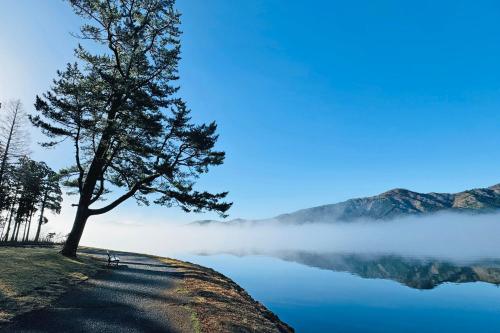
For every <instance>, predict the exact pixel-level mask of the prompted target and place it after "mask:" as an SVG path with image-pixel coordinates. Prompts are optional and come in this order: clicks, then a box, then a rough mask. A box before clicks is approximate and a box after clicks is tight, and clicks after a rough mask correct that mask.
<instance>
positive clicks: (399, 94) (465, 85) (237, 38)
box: [0, 0, 500, 222]
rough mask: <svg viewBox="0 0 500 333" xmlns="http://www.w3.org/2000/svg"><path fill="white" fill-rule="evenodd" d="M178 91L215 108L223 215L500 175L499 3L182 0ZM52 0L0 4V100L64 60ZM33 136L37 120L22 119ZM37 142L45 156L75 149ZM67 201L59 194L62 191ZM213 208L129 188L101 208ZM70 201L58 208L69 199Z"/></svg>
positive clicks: (67, 18) (61, 8)
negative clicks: (30, 124)
mask: <svg viewBox="0 0 500 333" xmlns="http://www.w3.org/2000/svg"><path fill="white" fill-rule="evenodd" d="M177 7H178V8H179V10H180V11H181V12H182V13H183V17H182V21H183V23H182V27H181V28H182V30H183V31H184V35H183V37H182V42H183V46H182V50H183V54H182V57H183V58H182V61H181V66H180V75H181V81H180V85H181V91H180V94H181V95H182V96H183V97H184V98H185V99H186V101H187V102H188V105H189V106H190V107H191V109H192V110H193V116H194V119H195V120H196V121H211V120H216V121H217V122H218V124H219V127H220V130H219V132H220V142H219V148H221V149H223V150H225V151H226V152H227V160H226V163H225V165H224V166H222V167H218V168H216V169H213V170H212V172H211V173H210V174H208V175H206V176H204V177H203V178H202V179H201V180H200V182H199V185H200V188H208V189H210V190H213V191H217V190H229V191H230V200H232V201H234V207H233V208H232V210H231V212H230V214H231V217H245V218H264V217H271V216H274V215H277V214H280V213H284V212H290V211H294V210H297V209H300V208H306V207H311V206H315V205H320V204H327V203H333V202H337V201H341V200H345V199H348V198H351V197H360V196H367V195H374V194H377V193H379V192H383V191H385V190H388V189H391V188H394V187H404V188H409V189H412V190H416V191H423V192H427V191H441V192H453V191H460V190H463V189H467V188H471V187H482V186H489V185H493V184H495V183H498V182H500V154H499V152H500V131H498V126H499V124H500V23H499V22H500V4H499V3H498V2H495V1H490V2H488V1H474V2H472V1H439V2H436V1H404V2H402V1H359V0H355V1H308V2H304V1H284V0H283V1H278V0H266V1H264V0H252V1H227V0H226V1H222V0H211V1H201V0H196V1H195V0H185V1H179V3H178V6H177ZM78 25H79V20H78V18H77V17H75V16H74V15H73V14H72V12H71V10H70V9H69V7H68V5H67V4H66V3H64V2H62V1H36V0H16V1H14V0H6V1H2V2H1V4H0V48H1V50H0V100H7V99H9V98H15V97H19V98H21V99H22V100H23V102H24V103H25V105H26V108H27V110H28V111H32V109H33V108H32V104H33V101H34V96H35V94H37V93H42V92H43V91H45V90H46V89H47V88H48V86H49V85H50V83H51V80H52V78H53V77H54V76H55V71H56V70H57V69H60V68H63V67H64V65H65V63H66V62H68V61H71V60H72V48H73V47H74V46H75V45H76V43H77V41H76V40H75V39H74V38H73V37H71V36H70V34H69V32H71V31H73V32H75V31H77V28H78ZM32 137H33V139H34V141H36V140H37V138H38V135H37V134H36V133H35V132H33V134H32ZM33 152H34V157H35V158H36V159H43V160H46V161H48V162H49V164H51V165H52V166H54V167H60V166H63V165H65V164H66V160H68V161H69V159H70V158H71V152H70V151H68V150H65V149H61V150H58V151H49V152H46V151H42V150H41V148H38V147H36V146H34V147H33ZM67 203H68V204H69V202H67ZM125 214H126V215H127V216H129V217H130V216H133V217H134V216H135V217H137V218H144V216H146V217H152V218H154V219H156V220H166V221H172V222H187V221H191V220H195V219H200V218H206V217H213V215H211V214H208V215H186V214H183V213H182V212H180V211H178V210H176V209H167V208H162V207H159V208H151V207H150V208H148V209H145V208H136V206H135V204H134V203H127V204H126V205H125V206H124V207H122V208H120V211H117V212H114V213H113V214H111V215H109V217H107V218H110V219H120V216H123V215H125ZM68 216H69V215H68Z"/></svg>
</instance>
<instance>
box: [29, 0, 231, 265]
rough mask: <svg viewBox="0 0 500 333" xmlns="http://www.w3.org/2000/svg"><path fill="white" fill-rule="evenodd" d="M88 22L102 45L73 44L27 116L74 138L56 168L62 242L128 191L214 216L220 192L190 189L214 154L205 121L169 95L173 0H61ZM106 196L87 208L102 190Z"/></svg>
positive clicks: (219, 156) (69, 249) (173, 70)
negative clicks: (62, 196)
mask: <svg viewBox="0 0 500 333" xmlns="http://www.w3.org/2000/svg"><path fill="white" fill-rule="evenodd" d="M69 3H70V4H71V5H72V7H73V9H74V10H75V12H76V14H78V15H79V16H81V17H83V18H84V19H87V20H88V22H89V23H87V24H85V25H83V26H82V28H81V36H80V37H82V38H83V39H84V40H87V41H91V42H94V43H96V44H97V45H98V46H99V47H98V48H94V49H99V50H104V51H102V53H100V54H96V53H92V52H91V51H90V50H88V49H85V48H84V47H83V46H78V48H77V49H76V50H75V54H76V57H77V58H78V64H77V63H75V64H71V65H68V66H67V68H66V70H64V71H62V72H58V78H57V79H56V80H55V83H54V86H53V88H52V89H51V90H50V91H49V92H47V93H46V94H45V95H44V96H43V98H40V97H37V101H36V105H35V107H36V110H37V111H38V112H39V115H37V116H35V117H33V118H31V120H32V122H33V124H34V125H35V126H38V127H40V128H41V129H42V131H43V132H44V133H45V134H46V135H47V136H48V137H49V138H51V139H52V141H51V142H47V143H46V144H45V145H47V146H52V145H55V144H57V143H58V142H60V141H61V140H63V139H68V140H70V141H71V142H72V143H73V145H74V159H75V164H74V165H73V166H71V167H69V168H67V169H65V170H64V171H63V173H62V174H63V176H65V177H66V182H65V185H68V186H73V187H74V188H75V189H76V191H75V192H76V193H77V194H78V195H79V199H78V204H77V207H78V208H77V211H76V216H75V220H74V223H73V227H72V229H71V232H70V233H69V235H68V239H67V241H66V243H65V245H64V247H63V250H62V253H63V254H64V255H66V256H76V250H77V247H78V244H79V242H80V238H81V236H82V233H83V231H84V228H85V224H86V222H87V219H88V218H89V217H90V216H93V215H98V214H104V213H107V212H109V211H110V210H112V209H114V208H115V207H117V206H118V205H120V204H121V203H123V202H124V201H125V200H127V199H129V198H132V197H134V198H135V199H136V200H138V201H139V202H140V203H144V204H148V203H149V201H148V198H147V196H148V195H152V194H156V196H154V203H156V204H160V205H167V206H171V205H178V206H180V207H181V208H182V209H183V210H185V211H186V212H189V211H195V212H199V211H202V210H213V211H216V212H219V213H220V214H221V215H223V214H224V213H225V212H226V211H227V210H228V209H229V207H230V206H231V204H229V203H226V202H223V201H221V200H223V199H224V198H225V197H226V195H227V193H226V192H223V193H217V194H212V193H209V192H198V191H195V190H194V188H193V186H194V184H195V179H196V178H197V177H198V176H199V175H200V174H202V173H205V172H207V171H208V168H209V166H212V165H219V164H222V163H223V160H224V153H223V152H220V151H216V150H214V146H215V143H216V141H217V135H216V125H215V123H210V124H203V125H194V124H193V123H191V121H190V117H189V110H188V108H187V107H186V105H185V103H184V102H183V101H182V100H181V99H180V98H179V97H178V96H177V91H178V87H177V86H175V85H174V82H175V80H177V67H178V61H179V52H180V42H179V36H180V32H179V29H178V25H179V16H180V14H179V13H178V12H177V11H176V10H175V9H174V0H69ZM119 188H121V189H123V192H122V193H121V195H118V196H117V197H116V198H114V199H113V200H112V201H111V202H109V203H108V204H107V205H105V206H102V207H99V208H94V205H95V204H96V203H97V202H98V201H100V200H102V199H103V198H104V197H105V196H106V195H107V194H109V193H111V191H112V190H116V189H119Z"/></svg>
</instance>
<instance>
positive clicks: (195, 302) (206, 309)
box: [158, 257, 294, 333]
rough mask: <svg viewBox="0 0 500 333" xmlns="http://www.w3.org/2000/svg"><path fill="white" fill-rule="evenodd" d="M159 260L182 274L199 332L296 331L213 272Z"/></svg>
mask: <svg viewBox="0 0 500 333" xmlns="http://www.w3.org/2000/svg"><path fill="white" fill-rule="evenodd" d="M158 259H159V260H160V261H162V262H164V263H166V264H168V265H169V266H170V267H173V268H175V269H176V270H177V271H178V272H179V273H180V276H181V277H182V281H181V286H182V287H181V289H180V290H179V292H181V293H183V294H184V295H186V296H188V298H189V299H190V302H189V307H190V308H191V310H192V311H193V314H192V321H193V323H194V326H195V327H196V330H197V332H203V333H211V332H227V333H230V332H259V333H289V332H294V330H293V329H292V328H291V327H290V326H288V325H287V324H285V323H284V322H282V321H281V320H280V319H279V318H278V317H277V316H276V315H275V314H274V313H272V312H271V311H269V310H268V309H267V308H266V307H265V306H264V305H262V304H261V303H259V302H257V301H255V300H254V299H253V298H252V297H251V296H250V295H249V294H248V293H247V292H246V291H245V290H244V289H243V288H241V287H240V286H239V285H237V284H236V283H235V282H233V281H232V280H231V279H229V278H227V277H226V276H224V275H222V274H220V273H218V272H216V271H214V270H213V269H210V268H206V267H203V266H199V265H195V264H192V263H188V262H184V261H180V260H175V259H169V258H161V257H160V258H158Z"/></svg>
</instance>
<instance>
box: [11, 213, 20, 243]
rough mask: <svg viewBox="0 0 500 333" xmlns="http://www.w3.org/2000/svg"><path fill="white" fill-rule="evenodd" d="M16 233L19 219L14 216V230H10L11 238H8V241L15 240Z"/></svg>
mask: <svg viewBox="0 0 500 333" xmlns="http://www.w3.org/2000/svg"><path fill="white" fill-rule="evenodd" d="M16 233H19V219H18V218H17V216H16V220H15V221H14V230H12V236H11V237H10V241H11V242H13V241H14V239H15V238H16Z"/></svg>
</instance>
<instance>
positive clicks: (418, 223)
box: [82, 214, 500, 259]
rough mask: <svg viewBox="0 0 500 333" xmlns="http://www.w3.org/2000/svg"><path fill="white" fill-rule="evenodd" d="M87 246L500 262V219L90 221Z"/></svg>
mask: <svg viewBox="0 0 500 333" xmlns="http://www.w3.org/2000/svg"><path fill="white" fill-rule="evenodd" d="M82 244H84V245H88V246H95V247H104V248H109V249H115V250H124V251H136V252H144V253H151V254H157V255H165V256H168V255H171V256H175V254H178V253H220V252H229V253H269V252H273V251H284V250H290V251H311V252H350V253H395V254H400V255H407V256H430V257H443V258H460V259H467V258H471V259H472V258H478V257H480V258H500V215H499V214H495V215H491V214H490V215H472V216H471V215H457V214H439V215H432V216H428V217H411V218H404V219H399V220H394V221H391V222H379V221H375V222H374V221H371V222H356V223H342V224H307V225H300V226H283V225H281V226H278V225H262V226H246V225H242V226H232V227H229V226H220V225H213V226H202V227H200V226H169V225H161V224H157V223H154V225H153V224H149V225H148V223H147V221H137V222H136V223H132V224H130V223H127V224H121V223H103V222H95V223H94V222H92V221H89V223H88V224H87V228H86V230H85V234H84V238H83V241H82Z"/></svg>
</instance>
